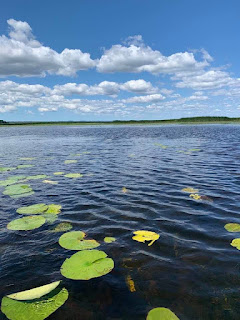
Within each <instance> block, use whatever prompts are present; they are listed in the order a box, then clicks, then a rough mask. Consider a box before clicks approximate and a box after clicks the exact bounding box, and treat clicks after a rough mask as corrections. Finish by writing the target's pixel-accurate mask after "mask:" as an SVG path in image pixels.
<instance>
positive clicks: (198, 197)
mask: <svg viewBox="0 0 240 320" xmlns="http://www.w3.org/2000/svg"><path fill="white" fill-rule="evenodd" d="M189 197H190V198H193V199H194V200H201V198H202V197H201V196H200V195H199V194H197V193H191V194H190V195H189Z"/></svg>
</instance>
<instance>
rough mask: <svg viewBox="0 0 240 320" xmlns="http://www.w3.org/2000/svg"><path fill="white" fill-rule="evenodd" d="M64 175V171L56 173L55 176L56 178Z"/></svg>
mask: <svg viewBox="0 0 240 320" xmlns="http://www.w3.org/2000/svg"><path fill="white" fill-rule="evenodd" d="M63 174H64V172H62V171H57V172H54V175H55V176H61V175H63Z"/></svg>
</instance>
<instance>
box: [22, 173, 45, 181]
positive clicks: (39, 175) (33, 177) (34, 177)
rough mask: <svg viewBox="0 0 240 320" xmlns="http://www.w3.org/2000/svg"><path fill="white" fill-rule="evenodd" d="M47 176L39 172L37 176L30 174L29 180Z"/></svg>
mask: <svg viewBox="0 0 240 320" xmlns="http://www.w3.org/2000/svg"><path fill="white" fill-rule="evenodd" d="M45 178H47V176H46V175H45V174H37V175H35V176H28V177H27V179H28V180H38V179H45Z"/></svg>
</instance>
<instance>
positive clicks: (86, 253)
mask: <svg viewBox="0 0 240 320" xmlns="http://www.w3.org/2000/svg"><path fill="white" fill-rule="evenodd" d="M113 268H114V261H113V260H112V259H111V258H108V257H107V254H106V253H105V252H103V251H99V250H83V251H79V252H77V253H75V254H74V255H72V256H71V257H70V258H68V259H66V260H65V261H64V263H63V264H62V267H61V274H62V275H63V276H64V277H66V278H69V279H73V280H89V279H92V278H98V277H101V276H104V275H105V274H107V273H109V272H110V271H112V269H113Z"/></svg>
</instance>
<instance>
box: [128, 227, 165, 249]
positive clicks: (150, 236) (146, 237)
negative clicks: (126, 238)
mask: <svg viewBox="0 0 240 320" xmlns="http://www.w3.org/2000/svg"><path fill="white" fill-rule="evenodd" d="M133 233H134V234H135V235H134V236H133V237H132V239H133V240H136V241H138V242H145V241H151V242H150V243H149V244H148V246H151V245H152V244H153V243H154V242H155V241H156V240H158V239H159V237H160V235H159V234H157V233H155V232H152V231H147V230H138V231H134V232H133Z"/></svg>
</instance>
